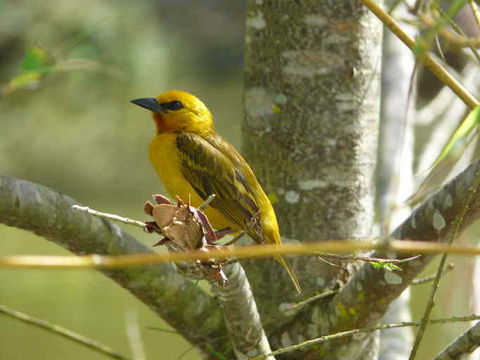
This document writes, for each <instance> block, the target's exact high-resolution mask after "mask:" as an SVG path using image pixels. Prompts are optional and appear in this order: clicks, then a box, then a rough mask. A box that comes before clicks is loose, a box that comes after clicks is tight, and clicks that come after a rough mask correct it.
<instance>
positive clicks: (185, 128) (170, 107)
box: [132, 90, 213, 134]
mask: <svg viewBox="0 0 480 360" xmlns="http://www.w3.org/2000/svg"><path fill="white" fill-rule="evenodd" d="M132 103H134V104H135V105H138V106H141V107H144V108H145V109H148V110H150V111H151V112H152V115H153V119H154V120H155V124H156V126H157V133H168V132H172V133H173V132H193V133H197V134H205V133H208V132H210V131H212V130H213V120H212V114H211V113H210V110H208V108H207V107H206V106H205V104H204V103H203V102H201V101H200V99H198V98H197V97H196V96H193V95H192V94H189V93H187V92H184V91H179V90H170V91H167V92H164V93H163V94H160V95H159V96H157V97H156V98H141V99H135V100H132Z"/></svg>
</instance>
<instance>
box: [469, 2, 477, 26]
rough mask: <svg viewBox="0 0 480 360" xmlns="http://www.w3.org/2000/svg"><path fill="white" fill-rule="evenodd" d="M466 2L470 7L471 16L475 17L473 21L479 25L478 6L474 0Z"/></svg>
mask: <svg viewBox="0 0 480 360" xmlns="http://www.w3.org/2000/svg"><path fill="white" fill-rule="evenodd" d="M468 4H469V5H470V8H471V9H472V13H473V17H474V18H475V22H476V23H477V26H478V27H480V11H479V10H478V6H477V4H476V3H475V0H469V1H468Z"/></svg>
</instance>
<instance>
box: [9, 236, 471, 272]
mask: <svg viewBox="0 0 480 360" xmlns="http://www.w3.org/2000/svg"><path fill="white" fill-rule="evenodd" d="M383 249H384V247H383V246H382V245H381V244H379V243H378V241H372V240H371V239H365V241H360V240H359V239H356V240H350V241H348V240H345V241H343V240H332V241H319V242H313V243H301V244H294V243H291V244H282V245H249V246H238V247H235V248H222V249H212V250H209V251H208V252H205V251H188V252H177V253H156V254H151V253H143V254H142V253H140V254H132V255H118V256H111V255H85V256H54V255H51V256H50V255H10V256H9V255H6V256H0V268H43V269H45V268H49V269H112V268H123V267H129V266H139V265H147V264H160V263H166V262H182V261H193V260H210V259H212V258H215V259H228V258H232V257H234V258H242V259H244V258H252V259H254V258H266V257H272V256H275V255H302V256H316V253H317V252H319V251H328V252H351V251H355V250H383ZM389 250H391V251H393V252H398V253H407V254H412V253H417V254H432V255H433V254H443V253H446V254H455V255H464V256H472V255H480V246H474V245H455V244H452V245H448V244H444V243H436V242H431V241H410V240H391V241H390V243H389Z"/></svg>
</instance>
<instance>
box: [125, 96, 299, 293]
mask: <svg viewBox="0 0 480 360" xmlns="http://www.w3.org/2000/svg"><path fill="white" fill-rule="evenodd" d="M132 103H134V104H136V105H139V106H141V107H144V108H146V109H148V110H150V111H151V112H152V115H153V119H154V121H155V125H156V134H155V137H154V138H153V140H152V142H151V143H150V148H149V154H150V161H151V162H152V164H153V167H154V168H155V171H156V172H157V174H158V175H159V176H160V179H161V180H162V182H163V183H164V185H165V187H166V188H167V191H168V192H169V193H170V195H172V196H176V195H178V196H180V198H182V199H184V200H187V199H190V201H191V205H193V206H196V207H197V206H199V205H200V204H201V203H203V202H204V201H205V199H207V198H208V196H210V195H211V194H215V196H216V197H215V199H214V200H213V201H212V202H211V203H210V205H209V206H208V207H207V208H206V209H205V213H206V215H207V217H208V219H209V220H210V222H211V224H212V226H213V227H214V228H215V229H216V230H218V231H225V232H228V231H231V232H240V231H243V230H245V231H247V233H248V235H249V236H250V237H251V238H252V239H253V240H254V241H256V242H257V243H265V242H266V243H269V244H280V243H281V241H282V240H281V237H280V232H279V229H278V224H277V218H276V216H275V212H274V210H273V207H272V204H271V203H270V200H269V199H268V197H267V195H266V194H265V192H264V191H263V189H262V187H261V186H260V184H259V182H258V180H257V178H256V177H255V174H254V173H253V171H252V169H251V168H250V166H249V165H248V164H247V162H246V161H245V160H244V159H243V157H242V156H241V155H240V154H239V153H238V152H237V151H236V150H235V149H234V148H233V146H232V145H230V144H229V143H228V142H227V141H226V140H225V139H223V138H222V137H221V136H220V135H218V134H217V133H216V132H215V129H214V126H213V119H212V114H211V113H210V111H209V110H208V108H207V107H206V106H205V104H204V103H203V102H201V101H200V100H199V99H198V98H197V97H195V96H193V95H191V94H189V93H186V92H183V91H178V90H172V91H167V92H165V93H163V94H161V95H159V96H158V97H157V98H142V99H135V100H132ZM275 259H276V260H277V262H279V263H280V264H281V265H282V266H283V267H284V268H285V269H286V270H287V272H288V275H289V276H290V278H291V279H292V281H293V283H294V285H295V288H296V290H297V292H299V293H300V292H301V287H300V283H299V282H298V279H297V276H296V274H295V272H294V271H293V269H292V268H291V267H290V265H289V264H288V263H287V260H286V259H285V258H283V257H281V256H277V257H276V258H275Z"/></svg>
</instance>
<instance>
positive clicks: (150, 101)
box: [130, 98, 164, 113]
mask: <svg viewBox="0 0 480 360" xmlns="http://www.w3.org/2000/svg"><path fill="white" fill-rule="evenodd" d="M130 102H131V103H133V104H135V105H138V106H141V107H143V108H145V109H147V110H150V111H153V112H156V113H160V112H162V111H163V110H164V109H163V108H162V105H161V104H159V103H158V101H157V99H155V98H141V99H135V100H131V101H130Z"/></svg>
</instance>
